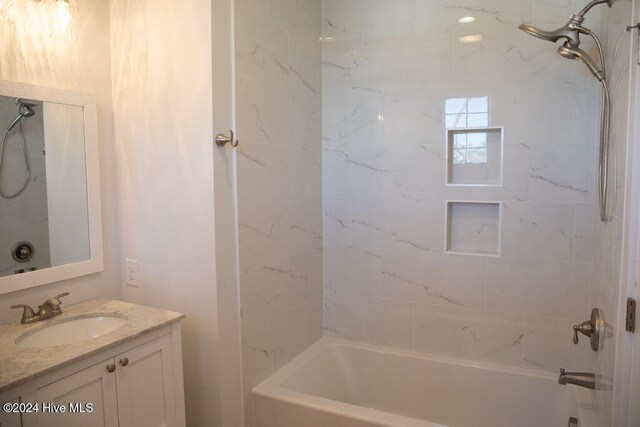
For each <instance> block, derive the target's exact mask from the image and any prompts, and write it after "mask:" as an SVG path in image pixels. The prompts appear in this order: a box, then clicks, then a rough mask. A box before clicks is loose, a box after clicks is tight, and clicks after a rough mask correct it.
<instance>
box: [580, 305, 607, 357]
mask: <svg viewBox="0 0 640 427" xmlns="http://www.w3.org/2000/svg"><path fill="white" fill-rule="evenodd" d="M604 329H605V324H604V319H603V318H602V312H601V311H600V309H598V308H594V309H593V310H591V319H590V320H587V321H586V322H582V323H580V324H579V325H574V326H573V343H574V344H578V332H580V333H581V334H582V335H585V336H587V337H589V338H590V341H591V349H592V350H593V351H598V350H599V349H600V347H601V346H602V344H603V341H604Z"/></svg>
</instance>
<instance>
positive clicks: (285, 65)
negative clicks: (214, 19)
mask: <svg viewBox="0 0 640 427" xmlns="http://www.w3.org/2000/svg"><path fill="white" fill-rule="evenodd" d="M235 20H236V29H235V30H236V93H237V94H236V96H237V131H238V139H239V140H240V145H239V147H238V151H237V166H238V218H239V238H240V298H241V310H242V350H243V375H244V393H245V425H247V426H250V425H251V400H250V398H251V389H252V388H253V386H255V385H256V384H257V383H259V382H260V381H262V380H263V379H264V378H266V377H267V376H269V375H270V374H271V373H273V372H274V371H275V370H276V369H277V368H279V367H281V366H282V365H283V364H284V363H286V362H287V361H289V360H290V359H291V358H293V357H294V356H295V355H297V354H298V353H299V352H300V351H302V350H304V349H305V348H306V347H308V346H309V345H310V344H312V343H313V342H314V341H316V340H317V339H318V338H320V337H321V336H322V177H321V176H322V166H321V161H322V124H321V113H322V108H321V102H322V89H321V84H322V69H321V54H322V52H321V44H320V43H319V41H318V39H319V37H320V35H321V8H320V2H319V1H316V0H268V1H264V0H239V1H236V2H235Z"/></svg>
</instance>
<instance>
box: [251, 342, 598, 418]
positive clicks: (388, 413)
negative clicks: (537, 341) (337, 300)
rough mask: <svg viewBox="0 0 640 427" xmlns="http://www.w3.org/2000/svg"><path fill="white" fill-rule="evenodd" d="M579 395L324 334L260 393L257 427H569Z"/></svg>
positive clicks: (495, 370)
mask: <svg viewBox="0 0 640 427" xmlns="http://www.w3.org/2000/svg"><path fill="white" fill-rule="evenodd" d="M580 393H583V392H582V391H580ZM576 396H577V393H576V387H574V386H560V385H558V384H557V376H555V375H552V374H545V373H538V372H534V371H526V370H522V369H513V368H509V367H503V366H497V365H489V364H479V363H469V362H464V361H460V360H451V359H449V358H443V357H439V356H431V355H424V354H421V353H413V352H409V351H400V350H389V349H386V348H384V347H378V346H372V345H367V344H360V343H354V342H351V341H345V340H339V339H334V338H328V337H324V338H322V339H321V340H319V341H318V342H316V343H315V344H313V345H312V346H311V347H309V348H308V349H307V350H305V351H304V352H303V353H302V354H300V355H299V356H298V357H296V358H295V359H294V360H292V361H291V362H290V363H288V364H287V365H285V366H284V367H283V368H282V369H280V370H279V371H277V372H276V373H275V374H273V375H272V376H271V377H269V378H267V379H266V380H265V381H264V382H262V383H261V384H259V385H258V386H256V387H255V388H254V389H253V426H254V427H329V426H330V427H356V426H357V427H361V426H393V427H442V426H456V427H515V426H518V427H556V426H557V427H566V426H567V424H568V421H569V417H578V418H579V417H580V416H579V414H578V407H579V406H584V405H578V404H577V401H576V399H577V397H576ZM580 421H581V424H580V426H581V427H584V426H586V425H588V424H589V423H584V422H583V420H580Z"/></svg>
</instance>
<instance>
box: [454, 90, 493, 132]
mask: <svg viewBox="0 0 640 427" xmlns="http://www.w3.org/2000/svg"><path fill="white" fill-rule="evenodd" d="M445 122H446V125H447V129H455V128H475V127H485V126H489V97H488V96H483V97H480V98H449V99H447V101H446V104H445Z"/></svg>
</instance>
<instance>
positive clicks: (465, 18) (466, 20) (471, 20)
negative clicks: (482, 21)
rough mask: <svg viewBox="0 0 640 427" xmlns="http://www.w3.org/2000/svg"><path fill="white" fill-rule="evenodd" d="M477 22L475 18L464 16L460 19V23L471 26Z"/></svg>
mask: <svg viewBox="0 0 640 427" xmlns="http://www.w3.org/2000/svg"><path fill="white" fill-rule="evenodd" d="M475 20H476V18H474V17H473V16H464V17H462V18H460V19H458V22H459V23H461V24H469V23H471V22H473V21H475Z"/></svg>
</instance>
